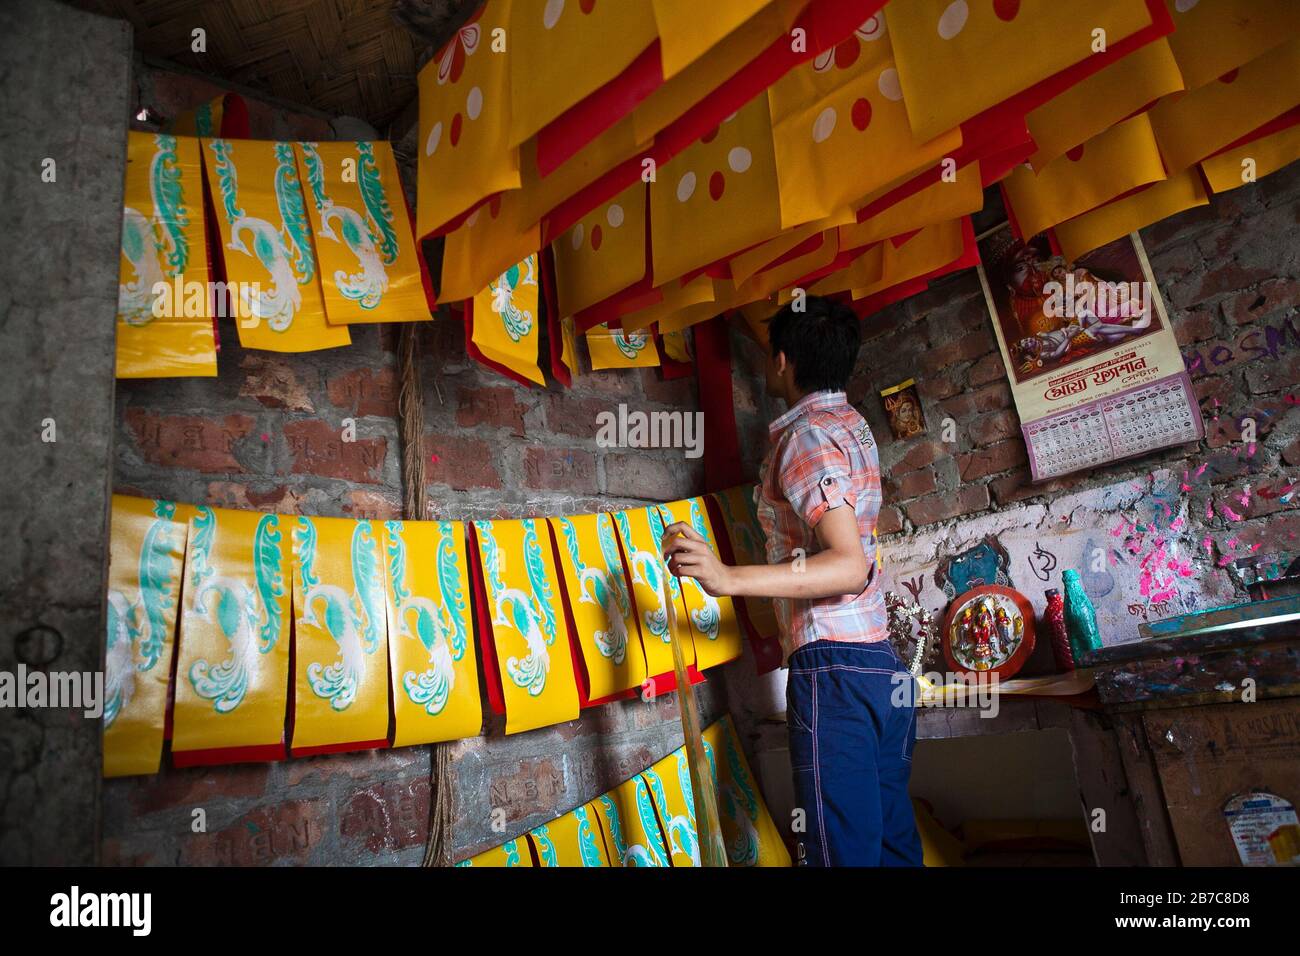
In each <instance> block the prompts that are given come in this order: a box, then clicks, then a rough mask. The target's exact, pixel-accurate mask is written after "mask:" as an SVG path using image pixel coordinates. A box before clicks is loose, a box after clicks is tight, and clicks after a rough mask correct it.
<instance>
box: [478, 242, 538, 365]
mask: <svg viewBox="0 0 1300 956" xmlns="http://www.w3.org/2000/svg"><path fill="white" fill-rule="evenodd" d="M540 317H541V310H540V308H539V285H538V277H537V254H536V253H534V254H533V255H530V256H529V257H528V258H526V259H524V260H523V261H522V262H520V263H519V264H518V265H515V266H511V267H510V268H509V269H507V270H506V271H505V272H503V273H502V274H501V275H500V276H498V277H497V278H496V279H493V280H492V281H491V282H489V283H488V286H487V288H486V289H484V290H483V291H482V292H480V293H479V294H478V295H476V296H474V329H473V333H472V337H473V341H474V344H475V345H476V346H478V349H479V351H480V352H482V353H483V355H484V356H486V357H487V358H489V359H491V360H492V361H493V362H497V363H498V364H500V365H504V366H505V367H506V368H508V369H510V370H511V371H513V372H515V373H516V374H518V375H522V376H523V377H524V378H526V379H528V380H529V381H533V382H536V383H537V384H538V385H545V384H546V376H545V375H543V374H542V369H541V366H540V365H539V364H538V335H539V333H538V324H539V322H540Z"/></svg>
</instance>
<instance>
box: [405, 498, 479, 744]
mask: <svg viewBox="0 0 1300 956" xmlns="http://www.w3.org/2000/svg"><path fill="white" fill-rule="evenodd" d="M384 553H385V555H386V556H387V561H386V565H387V584H388V587H387V589H386V591H387V598H388V653H389V659H390V673H391V675H392V695H393V715H394V718H395V723H396V729H395V731H394V734H393V746H394V747H404V746H406V745H408V744H427V743H433V742H435V741H439V740H457V739H459V738H462V737H475V736H477V735H478V732H479V731H480V730H481V729H482V726H483V708H482V705H481V704H480V702H479V686H478V667H477V663H476V660H477V658H476V656H475V652H474V634H473V628H472V626H471V624H470V586H469V566H468V564H467V563H466V560H467V558H466V554H465V526H464V525H463V524H461V523H460V522H459V521H387V522H385V523H384Z"/></svg>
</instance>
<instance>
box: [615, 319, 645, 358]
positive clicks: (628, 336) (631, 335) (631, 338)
mask: <svg viewBox="0 0 1300 956" xmlns="http://www.w3.org/2000/svg"><path fill="white" fill-rule="evenodd" d="M606 328H608V325H607V326H606ZM610 332H611V333H612V334H613V340H614V345H615V346H616V347H617V348H618V350H619V351H620V352H622V353H623V354H624V355H625V356H626V357H627V358H629V359H635V358H636V357H637V355H639V354H640V353H641V351H642V350H643V349H645V347H646V344H647V343H648V342H649V341H650V333H649V332H648V331H641V332H626V331H624V330H623V329H610Z"/></svg>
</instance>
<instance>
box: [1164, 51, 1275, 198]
mask: <svg viewBox="0 0 1300 956" xmlns="http://www.w3.org/2000/svg"><path fill="white" fill-rule="evenodd" d="M1298 104H1300V37H1297V38H1295V39H1292V40H1290V41H1288V42H1287V43H1284V44H1282V45H1281V46H1278V47H1274V48H1273V49H1272V50H1270V51H1269V52H1268V53H1265V54H1264V55H1263V56H1260V57H1258V58H1257V59H1254V60H1251V61H1250V62H1249V63H1247V64H1246V65H1245V66H1243V67H1241V69H1239V70H1237V71H1236V72H1235V73H1229V74H1227V76H1225V77H1221V78H1219V79H1217V80H1214V81H1212V82H1210V83H1206V84H1205V85H1204V86H1201V87H1199V88H1198V89H1194V90H1191V91H1190V92H1187V93H1184V94H1183V95H1181V96H1174V97H1171V98H1169V99H1168V100H1164V101H1162V102H1160V103H1158V104H1156V106H1155V108H1154V109H1152V110H1151V112H1150V114H1149V115H1150V117H1151V128H1152V129H1153V130H1155V134H1156V142H1158V143H1159V144H1160V153H1161V155H1162V156H1164V160H1165V165H1166V166H1167V167H1168V168H1169V170H1170V171H1171V172H1174V171H1177V170H1181V169H1186V168H1187V167H1189V166H1191V165H1192V164H1193V163H1197V162H1200V161H1201V160H1202V159H1205V158H1206V157H1207V156H1209V155H1211V154H1212V153H1215V152H1217V151H1218V150H1220V149H1222V148H1223V147H1225V146H1227V145H1228V144H1229V143H1232V142H1235V141H1236V140H1238V139H1241V137H1243V136H1245V135H1246V134H1247V133H1249V132H1251V130H1254V129H1257V128H1258V127H1260V126H1263V125H1264V124H1265V123H1267V122H1268V121H1269V120H1272V119H1274V118H1276V117H1278V116H1281V115H1282V114H1283V113H1285V112H1286V111H1287V110H1289V109H1291V108H1292V107H1294V106H1296V105H1298Z"/></svg>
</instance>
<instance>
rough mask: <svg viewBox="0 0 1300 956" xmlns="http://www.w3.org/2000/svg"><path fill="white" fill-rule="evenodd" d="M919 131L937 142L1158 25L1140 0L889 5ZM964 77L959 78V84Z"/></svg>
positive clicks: (901, 75)
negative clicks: (1098, 47)
mask: <svg viewBox="0 0 1300 956" xmlns="http://www.w3.org/2000/svg"><path fill="white" fill-rule="evenodd" d="M885 20H886V22H887V23H888V27H889V33H890V37H891V39H892V42H893V45H894V58H895V60H896V61H897V67H898V70H897V73H896V75H894V76H892V77H890V79H889V81H888V82H889V83H890V85H891V87H892V88H893V89H894V90H896V91H897V92H898V94H899V95H901V96H902V97H903V99H904V102H905V103H906V104H907V115H908V116H909V117H910V119H911V123H912V132H914V133H915V134H916V135H917V136H918V137H920V138H921V139H930V138H932V137H934V136H938V135H939V134H940V133H943V132H944V131H946V130H950V129H952V128H953V127H955V126H959V125H960V124H961V123H963V122H965V121H966V120H968V119H970V118H971V117H973V116H975V115H977V114H979V113H982V112H983V111H984V110H986V109H989V108H990V107H992V106H995V105H997V104H998V103H1001V102H1002V101H1003V100H1007V99H1010V98H1011V97H1012V96H1014V95H1015V94H1017V93H1019V92H1020V91H1021V90H1026V89H1028V88H1029V87H1031V86H1033V85H1034V84H1036V83H1038V82H1040V81H1042V80H1045V79H1047V78H1048V77H1050V76H1052V75H1054V74H1056V73H1058V72H1060V71H1061V70H1064V69H1066V68H1067V67H1070V66H1073V65H1074V64H1076V63H1079V62H1081V61H1083V60H1086V59H1087V58H1088V57H1090V56H1092V55H1093V44H1094V43H1095V42H1096V40H1095V33H1094V31H1096V30H1103V31H1105V33H1104V36H1105V38H1106V43H1107V44H1108V45H1109V46H1114V45H1115V44H1117V43H1118V42H1119V41H1120V40H1122V39H1124V38H1126V37H1128V36H1131V35H1132V34H1134V33H1136V32H1138V31H1139V30H1141V29H1142V28H1144V27H1149V26H1150V25H1151V15H1150V13H1149V12H1148V11H1147V5H1146V4H1145V3H1140V2H1135V0H1053V2H1052V3H1016V4H1007V3H977V2H968V0H912V2H910V3H895V4H890V5H888V6H886V7H885ZM957 78H959V79H957Z"/></svg>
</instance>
